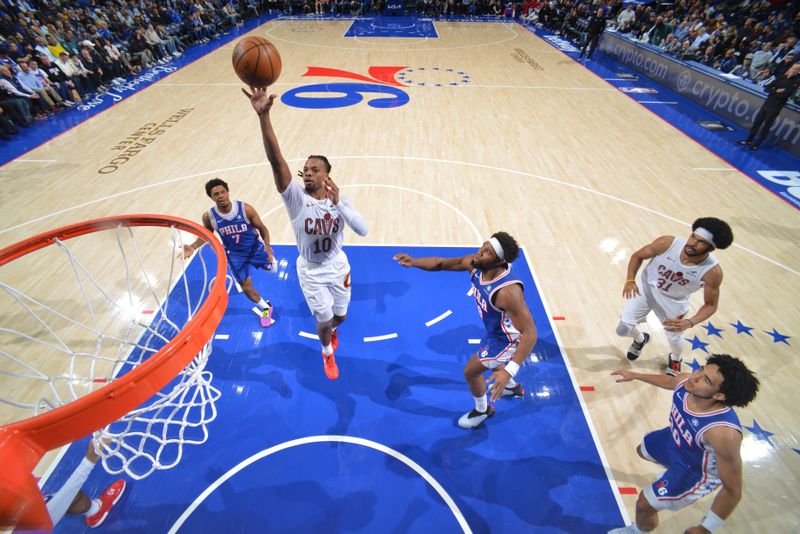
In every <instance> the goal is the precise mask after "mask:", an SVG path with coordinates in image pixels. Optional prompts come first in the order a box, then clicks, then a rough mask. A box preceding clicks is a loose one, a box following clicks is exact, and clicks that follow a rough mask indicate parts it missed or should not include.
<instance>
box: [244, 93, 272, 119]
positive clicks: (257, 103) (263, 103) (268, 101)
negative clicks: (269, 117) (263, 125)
mask: <svg viewBox="0 0 800 534" xmlns="http://www.w3.org/2000/svg"><path fill="white" fill-rule="evenodd" d="M250 91H252V93H248V92H247V90H246V89H242V92H243V93H244V96H246V97H247V98H249V99H250V104H251V105H252V106H253V109H254V110H256V113H258V114H259V115H263V114H264V113H269V110H270V109H272V103H273V101H274V100H275V99H276V98H277V97H278V95H268V94H267V89H266V87H258V88H256V87H251V88H250Z"/></svg>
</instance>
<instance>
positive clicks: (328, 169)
mask: <svg viewBox="0 0 800 534" xmlns="http://www.w3.org/2000/svg"><path fill="white" fill-rule="evenodd" d="M312 158H313V159H318V160H320V161H321V162H322V163H324V164H325V172H331V169H332V167H331V162H330V161H328V158H326V157H325V156H314V155H312V156H308V158H307V159H312Z"/></svg>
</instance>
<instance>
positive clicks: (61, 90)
mask: <svg viewBox="0 0 800 534" xmlns="http://www.w3.org/2000/svg"><path fill="white" fill-rule="evenodd" d="M47 61H50V60H49V59H48V60H47ZM53 67H54V68H55V69H56V70H57V71H58V70H59V69H58V67H56V66H55V65H53ZM28 68H29V69H30V71H31V73H32V74H33V75H34V76H36V78H37V79H38V80H39V81H40V82H41V83H42V85H44V86H45V87H48V88H50V89H52V90H53V91H55V92H56V93H57V94H58V96H59V98H60V100H61V101H62V102H63V103H64V105H65V106H67V107H71V106H74V105H75V102H73V101H72V100H71V99H72V92H71V90H70V88H69V87H67V86H66V85H65V84H62V83H61V81H60V80H51V79H50V75H49V73H48V72H47V71H45V70H44V69H40V68H39V63H38V62H36V61H31V62H30V63H28ZM59 72H60V71H59ZM48 92H50V91H49V90H48Z"/></svg>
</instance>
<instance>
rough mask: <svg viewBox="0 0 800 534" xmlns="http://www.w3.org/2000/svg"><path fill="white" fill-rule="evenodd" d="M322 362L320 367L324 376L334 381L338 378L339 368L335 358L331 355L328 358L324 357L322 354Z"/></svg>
mask: <svg viewBox="0 0 800 534" xmlns="http://www.w3.org/2000/svg"><path fill="white" fill-rule="evenodd" d="M322 362H323V363H322V367H323V369H325V376H327V377H328V378H330V379H331V380H336V379H337V378H339V366H338V365H336V358H334V357H333V354H331V355H330V356H325V354H324V353H323V354H322Z"/></svg>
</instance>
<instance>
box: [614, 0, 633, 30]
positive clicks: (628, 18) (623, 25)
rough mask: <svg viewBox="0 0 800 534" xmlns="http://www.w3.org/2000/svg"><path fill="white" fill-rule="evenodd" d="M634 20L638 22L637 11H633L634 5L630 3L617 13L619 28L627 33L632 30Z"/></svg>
mask: <svg viewBox="0 0 800 534" xmlns="http://www.w3.org/2000/svg"><path fill="white" fill-rule="evenodd" d="M634 22H636V13H635V12H634V11H633V5H632V4H628V7H626V8H625V9H624V10H623V11H620V13H619V15H617V30H619V31H621V32H623V33H627V32H629V31H631V29H632V27H633V23H634Z"/></svg>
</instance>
